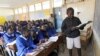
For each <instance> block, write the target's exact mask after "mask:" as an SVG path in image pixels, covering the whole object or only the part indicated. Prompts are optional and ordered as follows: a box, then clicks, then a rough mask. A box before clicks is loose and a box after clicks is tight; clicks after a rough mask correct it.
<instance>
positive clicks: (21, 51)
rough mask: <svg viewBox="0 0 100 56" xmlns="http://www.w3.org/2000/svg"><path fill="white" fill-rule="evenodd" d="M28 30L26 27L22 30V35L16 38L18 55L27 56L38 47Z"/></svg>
mask: <svg viewBox="0 0 100 56" xmlns="http://www.w3.org/2000/svg"><path fill="white" fill-rule="evenodd" d="M28 32H29V30H27V29H24V31H22V35H20V36H19V37H17V39H16V46H17V50H18V51H17V53H16V55H17V56H25V55H26V54H27V53H28V52H32V51H33V50H34V49H36V48H37V46H36V45H34V43H33V41H32V37H31V36H29V33H28Z"/></svg>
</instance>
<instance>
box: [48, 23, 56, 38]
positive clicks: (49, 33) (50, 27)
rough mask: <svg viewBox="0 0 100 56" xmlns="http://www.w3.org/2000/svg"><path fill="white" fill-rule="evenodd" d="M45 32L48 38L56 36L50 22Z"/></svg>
mask: <svg viewBox="0 0 100 56" xmlns="http://www.w3.org/2000/svg"><path fill="white" fill-rule="evenodd" d="M47 32H48V35H49V37H52V36H56V34H57V33H56V29H55V28H54V26H53V24H52V23H51V22H49V23H48V27H47Z"/></svg>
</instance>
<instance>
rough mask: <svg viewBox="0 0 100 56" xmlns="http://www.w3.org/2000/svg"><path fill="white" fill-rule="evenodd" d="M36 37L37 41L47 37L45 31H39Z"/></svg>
mask: <svg viewBox="0 0 100 56" xmlns="http://www.w3.org/2000/svg"><path fill="white" fill-rule="evenodd" d="M37 37H38V40H42V39H45V38H46V37H48V36H47V31H43V30H40V31H39V32H38V35H37Z"/></svg>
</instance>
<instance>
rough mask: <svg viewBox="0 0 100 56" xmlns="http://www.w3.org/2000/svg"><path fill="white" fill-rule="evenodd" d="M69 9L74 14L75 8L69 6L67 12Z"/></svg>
mask: <svg viewBox="0 0 100 56" xmlns="http://www.w3.org/2000/svg"><path fill="white" fill-rule="evenodd" d="M69 11H72V14H73V15H74V9H73V8H72V7H69V8H68V9H67V11H66V12H67V14H68V12H69Z"/></svg>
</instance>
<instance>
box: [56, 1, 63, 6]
mask: <svg viewBox="0 0 100 56" xmlns="http://www.w3.org/2000/svg"><path fill="white" fill-rule="evenodd" d="M62 3H63V0H54V7H60V6H62Z"/></svg>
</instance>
